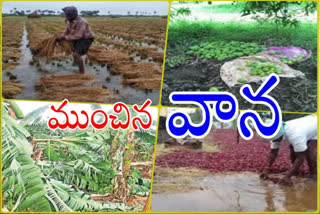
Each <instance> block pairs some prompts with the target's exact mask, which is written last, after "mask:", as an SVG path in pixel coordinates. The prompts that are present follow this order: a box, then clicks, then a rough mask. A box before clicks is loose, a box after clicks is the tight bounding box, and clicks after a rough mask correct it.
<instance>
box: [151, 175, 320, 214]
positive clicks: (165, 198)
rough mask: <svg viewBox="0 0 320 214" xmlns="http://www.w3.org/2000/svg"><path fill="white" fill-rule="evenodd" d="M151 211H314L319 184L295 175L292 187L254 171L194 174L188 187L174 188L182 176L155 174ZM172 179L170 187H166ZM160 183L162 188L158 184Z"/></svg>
mask: <svg viewBox="0 0 320 214" xmlns="http://www.w3.org/2000/svg"><path fill="white" fill-rule="evenodd" d="M186 176H187V175H186ZM154 182H155V183H154V187H153V189H154V190H157V191H158V192H155V191H154V193H153V194H152V203H151V209H152V211H158V212H160V211H172V212H174V211H190V212H209V211H230V212H231V211H244V212H246V211H247V212H249V211H258V212H262V211H315V210H316V209H317V186H316V183H311V182H309V181H308V180H306V179H298V180H296V179H295V185H294V186H292V187H286V186H280V185H278V184H274V183H272V182H270V181H261V180H260V179H259V177H258V175H257V174H254V173H237V174H224V175H213V176H207V177H198V178H192V179H190V180H189V181H188V182H186V181H184V183H185V185H187V186H188V187H189V190H188V189H187V190H186V189H185V188H184V191H183V192H181V188H180V189H179V190H180V192H178V191H175V190H174V189H173V187H172V183H175V184H176V185H178V184H181V181H179V178H177V177H175V178H164V177H161V178H160V177H155V181H154ZM166 183H171V185H170V188H171V190H169V191H168V190H165V189H166V185H165V184H166ZM157 185H159V186H160V185H161V188H163V191H162V190H159V188H157Z"/></svg>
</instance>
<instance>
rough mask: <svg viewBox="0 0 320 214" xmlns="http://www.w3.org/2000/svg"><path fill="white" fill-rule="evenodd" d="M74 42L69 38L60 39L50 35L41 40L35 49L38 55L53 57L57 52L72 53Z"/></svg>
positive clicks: (34, 51)
mask: <svg viewBox="0 0 320 214" xmlns="http://www.w3.org/2000/svg"><path fill="white" fill-rule="evenodd" d="M72 50H73V44H72V42H70V41H67V40H61V41H58V40H57V38H56V37H50V38H46V39H44V40H42V41H41V42H39V43H38V44H37V45H36V46H35V47H34V49H33V53H34V54H35V55H36V56H37V57H46V58H51V57H53V56H54V55H56V54H62V53H63V54H65V55H70V54H71V53H72Z"/></svg>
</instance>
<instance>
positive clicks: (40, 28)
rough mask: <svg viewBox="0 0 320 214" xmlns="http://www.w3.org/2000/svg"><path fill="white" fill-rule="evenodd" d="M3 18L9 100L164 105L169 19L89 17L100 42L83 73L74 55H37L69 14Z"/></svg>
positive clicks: (4, 76)
mask: <svg viewBox="0 0 320 214" xmlns="http://www.w3.org/2000/svg"><path fill="white" fill-rule="evenodd" d="M3 22H4V23H3V26H4V27H3V73H2V80H3V97H4V98H8V99H11V98H14V99H29V100H61V99H62V97H64V98H68V99H69V101H78V102H100V103H106V102H117V101H122V102H125V103H128V104H134V103H137V104H142V103H143V102H144V101H145V100H146V99H151V100H152V103H153V104H157V103H158V100H159V91H160V84H161V75H162V61H163V49H164V39H165V31H166V19H162V18H154V17H153V18H139V19H138V18H105V17H104V18H88V22H89V24H90V26H91V28H92V31H93V32H94V34H95V41H94V43H93V45H92V46H91V47H90V49H89V52H88V54H87V56H86V57H85V62H86V65H85V67H86V74H85V75H87V76H86V77H81V74H78V73H77V71H78V68H77V67H76V66H74V65H73V60H72V57H71V56H68V55H61V54H60V55H56V56H54V57H52V58H50V59H42V58H41V59H38V58H35V56H34V55H33V53H34V51H35V48H36V46H37V45H38V44H39V42H41V40H43V39H45V38H49V37H52V36H54V35H59V34H61V33H62V32H63V31H64V28H65V23H64V19H63V18H61V17H54V18H53V17H46V18H38V19H37V18H35V19H27V18H21V17H5V18H4V20H3ZM10 23H11V24H12V23H16V24H15V29H10V26H11V24H10ZM132 26H135V27H132ZM111 29H112V30H111ZM78 79H80V81H78Z"/></svg>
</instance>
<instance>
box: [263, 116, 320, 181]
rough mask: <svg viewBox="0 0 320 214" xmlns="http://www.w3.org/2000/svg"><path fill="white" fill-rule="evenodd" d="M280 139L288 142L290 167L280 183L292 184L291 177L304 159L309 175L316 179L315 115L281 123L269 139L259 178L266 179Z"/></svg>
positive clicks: (297, 170) (276, 154) (296, 172)
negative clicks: (267, 154)
mask: <svg viewBox="0 0 320 214" xmlns="http://www.w3.org/2000/svg"><path fill="white" fill-rule="evenodd" d="M281 141H284V142H287V143H288V144H289V148H290V159H291V163H292V167H291V169H289V171H288V173H287V174H286V175H285V176H284V177H283V178H282V179H281V181H280V183H282V184H292V181H291V177H292V176H293V175H296V174H298V173H299V168H300V166H301V165H302V164H303V162H304V159H306V161H307V164H308V168H309V172H310V177H311V178H312V179H315V180H316V179H317V153H316V151H317V116H316V115H309V116H305V117H301V118H298V119H294V120H290V121H287V122H283V123H282V126H281V128H280V130H279V132H278V134H277V135H276V136H275V137H274V138H273V139H271V145H270V148H271V149H270V154H269V157H268V159H267V163H266V166H265V168H264V170H263V172H262V174H261V175H260V178H262V179H268V174H269V172H270V168H271V166H272V164H273V163H274V161H275V160H276V158H277V156H278V153H279V148H280V143H281Z"/></svg>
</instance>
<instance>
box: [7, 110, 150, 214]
mask: <svg viewBox="0 0 320 214" xmlns="http://www.w3.org/2000/svg"><path fill="white" fill-rule="evenodd" d="M7 106H8V105H7ZM46 108H48V106H47V107H42V108H40V109H36V110H35V111H33V112H31V113H30V114H29V115H27V116H26V117H25V120H23V121H22V123H21V124H17V123H16V122H15V121H14V120H13V119H12V118H11V117H10V116H9V115H8V114H7V111H6V109H5V107H4V106H3V107H2V112H3V118H2V130H3V131H2V146H3V147H2V152H3V153H2V157H3V159H2V161H3V164H2V170H3V174H2V175H3V181H4V186H3V193H4V196H5V197H4V202H5V203H4V206H5V208H7V209H8V210H9V211H30V212H32V211H34V212H36V211H38V212H51V211H54V212H73V211H79V212H81V211H82V212H96V211H100V212H117V211H137V210H138V211H139V210H140V209H141V208H142V207H141V206H137V207H135V206H131V207H129V206H127V205H125V204H123V203H101V202H98V201H94V200H92V199H91V198H90V194H93V193H95V194H106V193H110V191H111V188H112V186H113V184H112V181H113V178H114V177H115V176H116V175H117V174H118V170H119V169H120V165H121V163H122V162H121V161H122V159H123V158H124V157H123V156H124V154H123V151H117V153H118V154H119V155H118V156H116V157H117V158H118V159H117V160H116V161H115V163H116V166H115V167H113V166H112V159H113V158H114V157H112V156H111V145H112V143H113V140H114V136H115V135H116V133H117V131H115V130H113V129H111V128H106V129H103V130H94V129H93V128H88V129H86V130H78V129H75V130H54V131H53V130H50V129H49V128H48V126H47V124H46V122H45V121H44V120H42V119H39V118H42V117H43V114H42V113H43V112H45V111H46ZM92 108H97V106H92ZM41 112H42V113H41ZM37 113H39V114H40V115H39V114H37ZM32 136H33V137H35V136H36V138H34V140H35V142H34V141H33V143H32V144H31V142H30V141H31V140H32ZM135 136H136V137H135V138H134V140H135V145H136V146H135V147H134V148H132V149H133V152H134V154H135V155H134V159H133V160H130V161H150V158H152V156H150V154H152V152H153V146H154V141H155V136H154V133H153V132H150V131H146V130H142V131H136V132H135ZM126 137H127V132H126V131H120V135H119V139H118V140H117V141H116V142H115V143H117V144H119V145H121V146H122V147H124V146H125V144H126ZM40 138H41V139H40ZM33 146H34V147H33ZM119 148H121V147H119ZM35 151H43V152H42V153H41V154H42V155H41V160H39V161H38V160H37V161H35V160H33V159H32V158H31V157H32V155H33V154H34V152H35ZM130 169H131V170H130V174H129V177H130V178H132V179H133V180H134V182H132V183H131V184H132V185H133V186H136V185H137V186H139V185H138V184H136V183H137V181H138V180H139V179H142V178H141V173H140V172H139V171H137V170H134V169H133V167H130ZM137 188H138V187H137ZM131 189H133V187H131V188H129V190H131ZM149 191H150V187H145V188H143V189H141V188H140V189H139V191H132V190H131V194H139V195H148V194H149Z"/></svg>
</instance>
